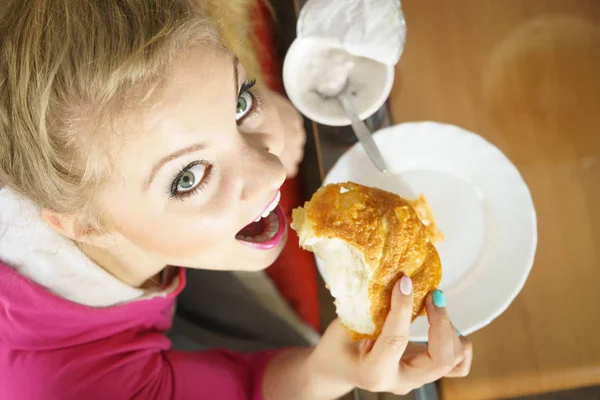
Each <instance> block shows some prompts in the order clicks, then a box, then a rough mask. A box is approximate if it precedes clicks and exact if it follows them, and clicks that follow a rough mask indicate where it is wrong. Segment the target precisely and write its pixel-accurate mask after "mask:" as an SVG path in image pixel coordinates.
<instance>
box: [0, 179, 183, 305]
mask: <svg viewBox="0 0 600 400" xmlns="http://www.w3.org/2000/svg"><path fill="white" fill-rule="evenodd" d="M0 260H1V261H3V262H4V263H5V264H8V265H10V266H11V267H13V268H14V269H15V270H16V271H17V272H19V273H20V274H21V275H23V276H25V277H27V278H29V279H31V280H32V281H34V282H36V283H37V284H38V285H41V286H43V287H45V288H47V289H48V290H50V291H51V292H53V293H54V294H56V295H58V296H60V297H62V298H64V299H67V300H70V301H73V302H75V303H79V304H83V305H87V306H92V307H107V306H111V305H115V304H119V303H125V302H129V301H133V300H138V299H140V298H142V297H144V296H146V295H148V293H147V292H145V291H144V290H142V289H137V288H134V287H131V286H128V285H126V284H125V283H123V282H121V281H120V280H118V279H117V278H115V277H114V276H112V275H111V274H109V273H108V272H106V271H105V270H103V269H102V268H100V267H99V266H98V265H97V264H95V263H94V262H93V261H91V260H90V259H89V258H88V257H86V256H85V255H84V254H83V253H82V252H81V250H79V248H78V247H77V246H76V245H75V244H74V243H72V242H71V241H70V240H68V239H66V238H64V237H62V236H60V235H59V234H58V233H56V232H54V231H52V230H51V229H50V227H48V225H47V224H46V223H45V222H44V221H43V220H42V218H41V216H40V209H39V208H38V207H37V206H35V205H34V204H33V203H31V202H30V201H29V200H27V199H25V198H23V197H22V196H20V195H18V194H16V193H15V192H14V191H12V190H10V189H8V188H0ZM176 280H177V279H176ZM171 286H172V285H171ZM170 289H171V288H170ZM167 291H169V290H167ZM156 294H157V293H154V295H156Z"/></svg>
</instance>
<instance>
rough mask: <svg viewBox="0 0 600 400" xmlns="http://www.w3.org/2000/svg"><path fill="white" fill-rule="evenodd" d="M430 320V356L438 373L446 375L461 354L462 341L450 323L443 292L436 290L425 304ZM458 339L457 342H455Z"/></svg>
mask: <svg viewBox="0 0 600 400" xmlns="http://www.w3.org/2000/svg"><path fill="white" fill-rule="evenodd" d="M425 304H426V307H427V319H428V320H429V356H430V357H431V360H432V361H433V364H434V370H436V372H438V373H440V374H442V375H446V374H447V373H448V372H450V371H451V370H452V369H453V368H454V366H455V360H456V359H457V358H458V356H459V352H460V340H459V339H458V335H457V333H456V329H454V327H453V326H452V324H451V323H450V319H449V317H448V312H447V310H446V298H445V295H444V293H443V292H441V291H439V290H435V291H434V292H433V293H431V294H430V295H429V296H427V300H426V302H425ZM455 339H456V342H455Z"/></svg>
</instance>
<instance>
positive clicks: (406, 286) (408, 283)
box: [400, 275, 413, 296]
mask: <svg viewBox="0 0 600 400" xmlns="http://www.w3.org/2000/svg"><path fill="white" fill-rule="evenodd" d="M412 289H413V286H412V280H411V279H410V278H409V277H408V276H406V275H404V276H403V277H402V279H400V292H402V294H403V295H405V296H408V295H409V294H411V292H412Z"/></svg>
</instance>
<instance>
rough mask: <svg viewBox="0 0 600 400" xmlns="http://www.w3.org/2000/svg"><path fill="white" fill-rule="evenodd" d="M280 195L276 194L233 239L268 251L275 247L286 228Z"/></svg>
mask: <svg viewBox="0 0 600 400" xmlns="http://www.w3.org/2000/svg"><path fill="white" fill-rule="evenodd" d="M280 199H281V193H280V192H277V195H276V196H275V199H273V201H272V202H271V203H270V204H269V205H268V206H267V208H266V209H265V210H264V211H263V213H262V214H261V215H260V216H259V217H258V218H256V220H254V222H252V223H250V224H248V225H246V226H245V227H244V228H243V229H242V230H240V231H239V232H238V233H237V235H235V238H236V239H237V240H238V241H239V242H241V243H243V244H245V245H248V246H251V247H254V248H257V249H261V250H269V249H272V248H273V247H275V246H277V244H279V242H280V241H281V239H282V238H283V234H284V233H285V228H286V218H285V214H284V212H283V209H282V208H281V206H280V205H279V200H280Z"/></svg>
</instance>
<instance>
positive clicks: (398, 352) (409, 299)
mask: <svg viewBox="0 0 600 400" xmlns="http://www.w3.org/2000/svg"><path fill="white" fill-rule="evenodd" d="M412 310H413V285H412V280H411V279H410V278H409V277H408V276H403V277H402V279H400V280H399V281H398V283H396V285H394V290H393V292H392V307H391V310H390V313H389V314H388V316H387V318H386V320H385V323H384V325H383V330H382V331H381V335H380V336H379V338H377V340H376V341H375V344H374V345H373V350H372V351H371V355H370V356H371V357H372V358H373V359H374V360H373V361H374V362H376V363H377V364H379V365H381V366H382V367H383V366H384V365H385V366H389V367H392V366H394V367H396V368H397V366H398V362H399V361H400V357H402V354H404V350H406V346H407V345H408V333H409V330H410V323H411V321H412Z"/></svg>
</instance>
